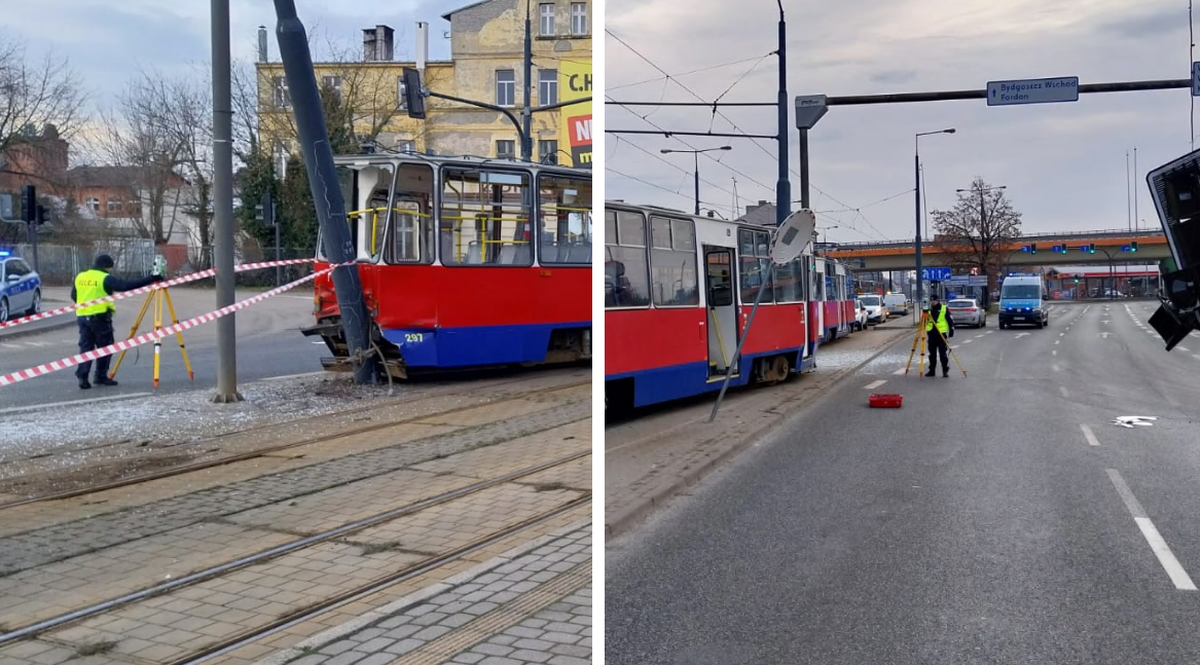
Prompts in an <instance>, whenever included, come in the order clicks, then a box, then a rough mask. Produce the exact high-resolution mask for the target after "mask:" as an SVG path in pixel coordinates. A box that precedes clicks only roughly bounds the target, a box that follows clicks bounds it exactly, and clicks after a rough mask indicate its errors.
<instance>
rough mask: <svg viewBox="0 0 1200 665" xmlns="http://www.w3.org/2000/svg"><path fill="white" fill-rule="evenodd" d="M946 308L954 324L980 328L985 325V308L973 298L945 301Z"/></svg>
mask: <svg viewBox="0 0 1200 665" xmlns="http://www.w3.org/2000/svg"><path fill="white" fill-rule="evenodd" d="M946 309H949V310H950V316H952V317H954V325H956V326H961V327H963V328H965V327H967V326H971V327H972V328H982V327H984V326H986V325H987V310H986V309H984V308H982V307H980V306H979V301H977V300H975V299H974V298H955V299H954V300H951V301H950V302H948V303H946Z"/></svg>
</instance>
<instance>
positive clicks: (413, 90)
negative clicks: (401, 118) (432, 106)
mask: <svg viewBox="0 0 1200 665" xmlns="http://www.w3.org/2000/svg"><path fill="white" fill-rule="evenodd" d="M404 108H405V109H406V110H407V111H408V117H410V118H416V119H417V120H424V119H425V95H423V94H421V72H419V71H417V70H415V69H413V68H411V67H405V68H404Z"/></svg>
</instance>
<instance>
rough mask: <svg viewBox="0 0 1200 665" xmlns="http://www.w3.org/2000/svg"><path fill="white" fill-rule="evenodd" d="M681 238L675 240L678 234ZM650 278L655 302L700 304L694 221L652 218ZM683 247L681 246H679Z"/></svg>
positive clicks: (669, 305) (674, 305)
mask: <svg viewBox="0 0 1200 665" xmlns="http://www.w3.org/2000/svg"><path fill="white" fill-rule="evenodd" d="M676 234H678V235H679V239H678V240H676V239H675V235H676ZM650 237H651V249H650V281H651V291H652V292H653V294H654V304H655V305H658V306H663V307H687V306H695V305H699V304H700V278H699V276H698V275H697V274H696V253H695V250H694V249H688V248H689V247H691V248H694V247H695V246H696V230H695V228H694V227H693V226H692V222H690V221H684V220H671V219H667V218H665V217H651V218H650ZM677 248H682V249H677Z"/></svg>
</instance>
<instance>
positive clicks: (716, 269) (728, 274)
mask: <svg viewBox="0 0 1200 665" xmlns="http://www.w3.org/2000/svg"><path fill="white" fill-rule="evenodd" d="M704 264H705V269H706V270H707V271H708V306H709V307H728V306H730V305H732V304H733V284H732V282H733V272H732V271H731V270H730V266H729V250H727V249H721V250H716V251H711V252H709V253H708V254H707V255H705V257H704Z"/></svg>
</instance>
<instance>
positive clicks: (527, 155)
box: [520, 0, 545, 162]
mask: <svg viewBox="0 0 1200 665" xmlns="http://www.w3.org/2000/svg"><path fill="white" fill-rule="evenodd" d="M531 4H532V2H530V1H529V0H526V2H525V110H523V111H521V119H522V120H523V121H524V122H523V123H522V124H523V125H524V130H525V131H524V134H525V135H524V136H521V137H520V139H521V160H522V161H525V162H531V161H533V35H532V34H530V33H532V32H533V26H532V24H531V21H530V19H529V6H530V5H531ZM539 20H540V18H539ZM541 102H542V103H543V104H544V103H545V100H541Z"/></svg>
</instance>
